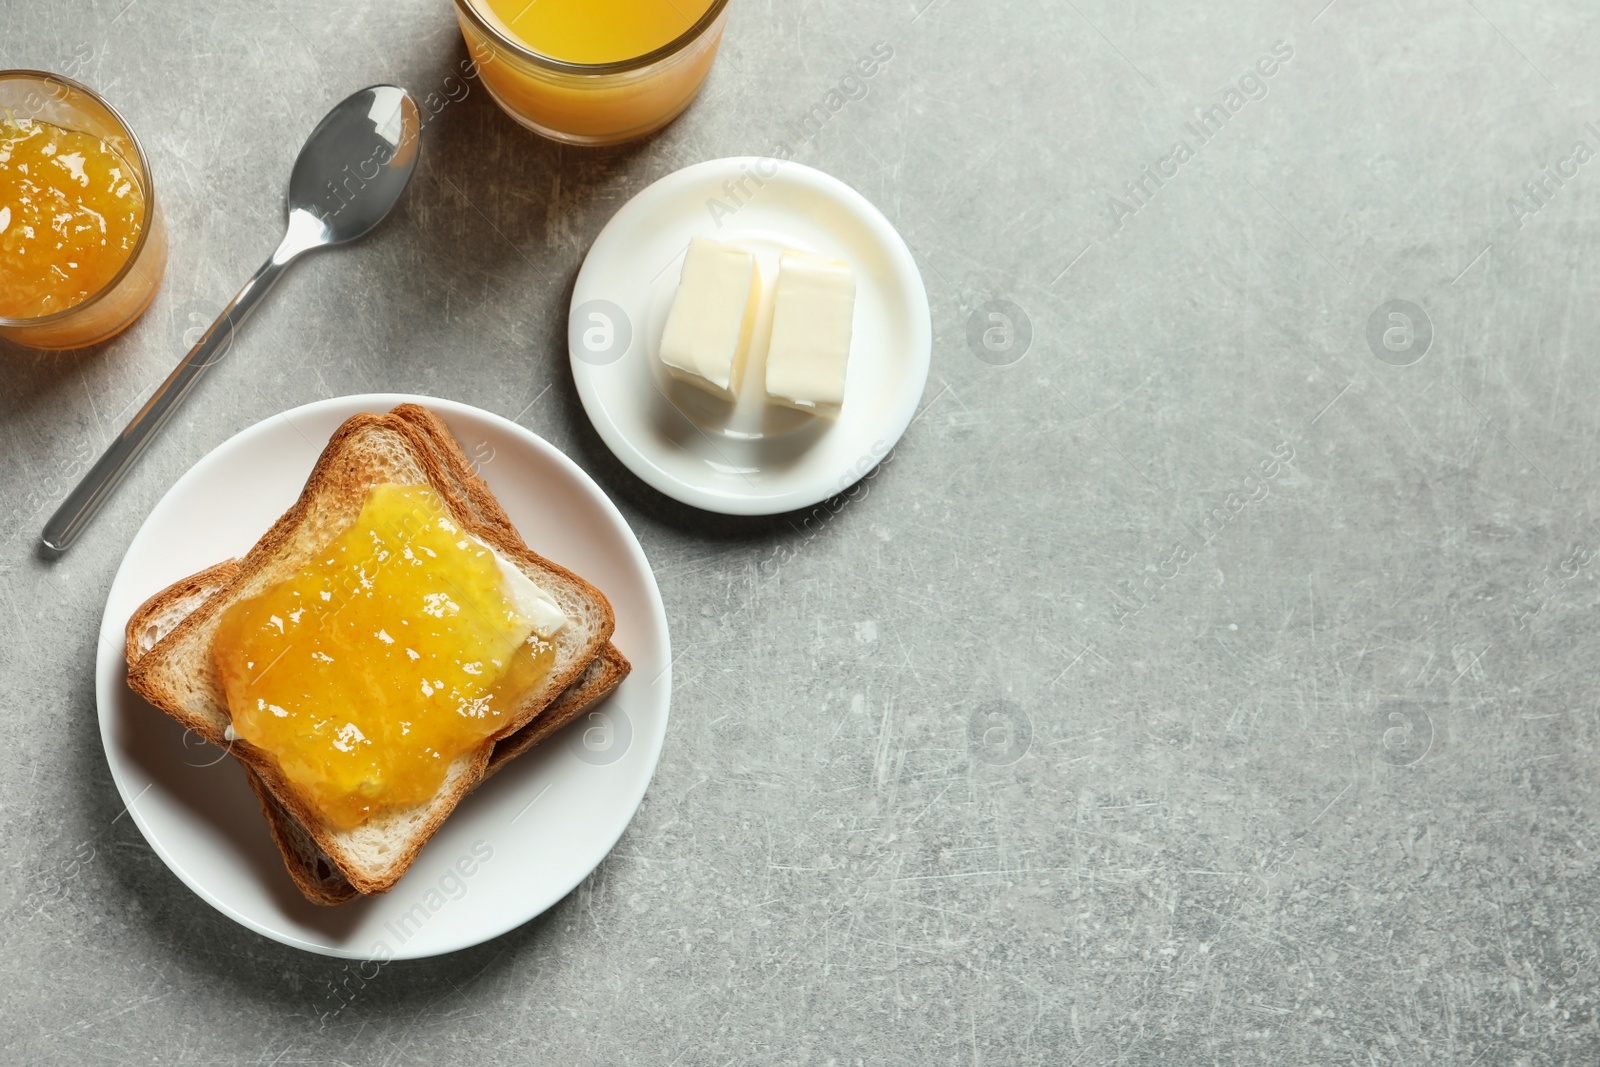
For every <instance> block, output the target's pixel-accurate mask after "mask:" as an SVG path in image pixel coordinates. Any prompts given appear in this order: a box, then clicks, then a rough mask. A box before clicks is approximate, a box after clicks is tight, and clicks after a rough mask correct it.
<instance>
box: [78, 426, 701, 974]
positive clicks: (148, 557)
mask: <svg viewBox="0 0 1600 1067" xmlns="http://www.w3.org/2000/svg"><path fill="white" fill-rule="evenodd" d="M407 401H410V402H413V403H417V404H422V405H425V406H426V407H428V408H431V409H432V410H433V411H434V412H436V413H437V414H438V415H439V416H440V417H441V418H443V419H444V421H445V422H446V424H448V425H449V427H450V431H451V433H453V434H454V435H455V437H456V440H457V441H459V442H460V443H461V447H462V450H463V451H464V452H465V453H466V454H467V456H468V458H469V459H471V460H473V462H474V463H476V464H477V465H478V467H479V470H480V472H481V474H482V476H483V478H484V480H485V481H487V482H488V483H489V485H490V487H491V488H492V489H493V490H494V492H495V495H496V496H497V497H499V499H500V503H501V504H502V505H504V507H505V509H506V511H507V512H508V513H509V514H510V515H511V518H512V520H513V521H514V522H515V523H516V526H517V529H518V530H519V531H521V533H522V535H523V538H524V539H525V540H526V541H527V542H528V544H529V545H530V546H531V547H532V548H533V549H534V550H535V551H537V552H539V553H541V554H542V555H545V556H547V557H549V558H550V559H552V560H555V561H557V562H558V563H560V564H562V565H563V566H565V567H568V568H570V569H572V570H574V571H576V572H577V573H578V574H581V575H583V576H584V577H585V578H586V579H588V580H589V581H591V582H593V583H594V584H595V585H596V586H597V587H598V588H599V589H600V590H601V591H603V592H604V593H605V594H606V596H607V597H608V598H609V599H610V601H611V604H612V606H613V608H615V610H616V616H617V630H616V634H615V636H614V637H613V638H612V641H613V642H614V643H615V644H616V645H617V647H618V648H619V649H621V650H622V652H623V654H624V655H626V656H627V657H628V659H629V660H630V661H631V662H632V664H633V673H632V674H630V675H629V676H628V677H627V679H626V680H625V681H624V682H623V683H622V685H621V686H619V687H618V689H617V690H616V691H615V692H614V693H613V694H612V695H611V696H610V697H609V698H608V699H607V700H606V701H605V703H604V704H602V705H600V706H599V708H598V709H597V711H596V712H591V713H590V715H589V716H588V717H587V718H586V719H580V720H579V721H578V722H575V723H573V725H572V726H571V727H569V728H568V729H567V730H565V731H564V732H563V733H561V734H558V735H556V736H555V737H553V738H551V739H550V740H549V741H547V742H545V743H544V744H543V745H541V746H539V747H538V748H537V749H535V750H534V751H532V752H530V753H528V754H527V755H525V756H523V757H521V758H520V759H518V760H516V761H514V762H513V763H512V764H511V765H510V766H508V767H507V768H506V769H505V770H503V771H501V772H500V773H499V774H497V775H496V776H495V777H494V778H493V779H491V780H490V781H489V782H488V783H487V784H486V785H484V787H483V788H482V789H479V790H478V791H477V792H475V793H473V794H471V795H470V796H468V797H467V798H466V799H465V800H464V801H462V803H461V805H460V807H458V808H457V809H456V811H455V813H454V814H453V815H452V816H451V817H450V818H449V819H448V820H446V821H445V823H444V826H443V827H441V828H440V830H439V832H438V833H437V834H435V835H434V838H433V840H432V841H430V842H429V843H428V846H427V847H426V848H424V849H423V850H422V855H421V856H420V857H419V858H418V859H417V861H416V863H415V864H414V865H413V866H412V868H411V869H410V870H409V871H407V872H406V875H405V877H404V878H402V879H401V880H400V883H399V885H397V886H396V887H395V888H394V889H392V890H390V891H389V892H388V893H386V894H384V895H382V896H376V897H369V898H363V899H358V900H355V901H352V902H351V903H349V904H344V905H341V906H339V907H335V908H327V907H319V906H317V905H315V904H310V903H308V902H307V901H306V900H305V899H304V898H303V897H301V895H300V892H299V890H297V889H296V888H295V887H294V883H293V882H291V881H290V880H289V875H288V873H287V872H286V871H285V870H284V867H283V861H282V859H281V858H280V857H279V855H278V851H277V849H276V848H275V847H274V846H273V844H272V840H271V838H270V837H269V836H268V835H267V824H266V821H265V819H264V818H263V817H262V815H261V810H260V808H259V807H257V805H256V800H255V796H254V794H253V793H251V791H250V787H249V786H248V785H247V784H246V783H245V780H244V774H243V771H242V769H241V768H240V767H239V765H238V764H237V763H236V762H235V761H234V760H232V759H230V758H228V757H227V756H225V755H224V754H223V753H222V752H220V751H219V750H218V749H216V748H214V747H212V746H210V745H208V744H206V743H204V742H202V741H201V740H199V739H198V738H197V737H196V736H194V735H193V734H189V733H186V732H185V731H184V730H183V728H182V727H180V726H178V725H177V723H175V722H174V721H173V720H171V719H170V718H168V717H167V716H166V715H163V714H162V713H161V712H159V711H157V710H156V709H155V708H153V707H151V706H150V705H149V704H147V703H145V701H144V700H143V699H142V698H140V697H139V696H137V695H136V694H134V693H133V691H132V690H130V689H129V688H128V684H127V667H126V665H125V663H124V660H123V628H124V627H125V626H126V624H127V621H128V618H129V616H130V615H132V614H133V612H134V610H135V609H137V608H138V606H139V605H140V604H142V603H143V602H144V601H145V600H146V599H147V598H148V597H150V596H151V595H152V594H154V593H157V592H159V591H160V590H161V589H163V588H165V587H166V586H168V585H170V584H171V583H172V582H174V581H176V580H178V579H179V578H182V577H184V576H186V575H189V574H193V573H194V572H196V571H198V570H200V569H202V568H204V567H207V566H210V565H211V564H213V563H217V562H219V561H221V560H224V559H228V558H230V557H235V556H242V555H244V554H245V553H246V552H247V551H249V549H250V548H251V546H252V545H254V544H255V542H256V540H257V539H258V538H259V537H260V536H261V535H262V534H263V533H265V532H266V530H267V528H268V527H269V526H271V525H272V523H273V522H274V521H275V520H276V519H277V518H278V516H279V515H281V514H282V513H283V512H284V511H285V510H287V509H288V508H289V507H290V505H292V504H293V503H294V501H295V498H296V497H298V496H299V495H300V490H301V488H302V487H303V486H304V484H305V481H306V478H307V477H308V476H309V475H310V474H311V468H312V466H313V465H314V464H315V463H316V460H317V457H318V456H319V455H320V454H321V452H322V449H323V447H324V446H325V445H326V444H327V442H328V438H329V437H330V436H332V434H333V431H334V430H335V429H336V428H337V427H338V426H339V424H340V423H342V422H343V421H344V420H345V419H347V418H349V417H350V416H351V415H354V414H356V413H357V412H360V411H372V412H385V411H388V410H389V409H390V408H392V407H394V406H395V405H396V404H402V403H405V402H407ZM671 663H672V657H671V654H670V652H669V648H668V641H667V617H666V612H665V611H664V610H663V608H662V605H661V593H660V590H659V589H657V588H656V581H655V576H654V575H653V574H652V573H651V571H650V565H649V563H648V562H647V561H646V560H645V556H644V552H643V551H642V550H641V549H640V547H639V542H638V540H637V539H636V538H635V537H634V536H633V532H632V531H631V530H629V528H628V525H627V523H626V522H625V521H624V520H623V518H622V515H621V514H620V513H618V511H617V509H616V507H615V506H614V505H613V504H612V503H611V501H610V500H608V499H607V498H606V496H605V494H604V493H602V492H601V491H600V488H599V486H597V485H595V483H594V482H593V480H591V479H590V478H589V476H588V475H587V474H585V473H584V472H583V471H582V470H580V469H579V468H578V466H577V465H576V464H574V463H573V462H572V461H571V460H570V459H568V458H567V457H566V456H564V455H562V454H561V453H560V452H558V451H557V450H556V449H555V448H554V447H553V446H551V445H550V444H548V443H547V442H545V441H544V440H542V439H541V438H539V437H537V436H535V435H534V434H532V433H530V432H529V431H527V430H524V429H523V428H522V427H520V426H518V425H516V424H515V423H512V422H509V421H507V420H506V419H503V418H501V417H500V416H498V415H492V414H490V413H489V412H486V411H480V410H478V409H477V408H473V407H468V406H467V405H465V404H458V403H455V402H453V401H449V400H436V399H430V398H428V397H418V396H400V395H371V396H349V397H339V398H337V399H333V400H324V401H320V402H318V403H315V404H307V405H306V406H305V407H300V408H295V409H294V410H292V411H287V412H285V413H284V414H282V415H279V416H276V417H274V418H270V419H267V420H266V421H265V422H261V423H257V424H256V425H255V426H252V427H250V428H249V429H248V430H245V431H243V432H242V433H239V434H238V435H236V436H235V437H233V438H232V439H231V440H229V441H227V442H226V443H224V444H223V445H221V446H219V447H218V448H217V449H216V450H215V451H213V452H212V453H211V454H210V455H208V456H206V457H205V458H204V459H202V460H201V461H200V462H199V463H197V464H195V465H194V467H193V469H191V470H190V471H189V472H188V473H187V474H185V475H184V476H183V477H182V478H180V479H179V480H178V483H177V484H176V485H174V486H173V487H172V489H171V491H170V492H168V493H167V495H166V496H165V497H164V498H163V499H162V500H161V502H160V503H159V504H157V505H156V507H155V510H154V511H152V512H151V513H150V517H149V518H148V519H146V520H145V523H144V526H143V527H142V528H141V529H140V530H139V533H138V534H137V535H136V536H135V537H134V539H133V543H132V544H131V545H130V546H129V547H128V554H127V557H126V558H125V559H124V560H123V561H122V568H121V569H120V570H119V571H118V572H117V577H116V580H115V581H114V582H113V583H112V585H111V595H110V596H109V597H108V598H107V601H106V612H105V617H104V618H103V619H102V620H101V623H100V652H99V661H98V665H97V673H96V697H97V700H98V702H99V706H100V735H101V738H102V740H103V741H104V743H105V750H106V760H107V762H108V763H110V765H111V774H112V777H113V778H114V779H115V780H116V783H117V790H118V791H119V792H120V793H121V794H122V799H123V802H124V803H126V804H127V806H128V811H129V812H130V813H131V814H132V815H133V819H134V822H136V823H137V824H138V826H139V829H140V830H142V831H143V832H144V836H145V838H146V840H148V841H149V842H150V845H151V847H153V848H154V849H155V850H156V852H157V853H158V854H159V855H160V856H161V858H162V859H163V860H165V861H166V863H167V866H169V867H171V868H172V870H173V873H175V874H176V875H177V876H178V877H179V878H181V879H183V881H184V882H186V883H188V885H189V887H190V888H191V889H193V890H194V891H195V892H196V893H198V894H200V896H202V897H203V898H205V900H206V901H207V902H208V903H210V904H211V905H212V906H213V907H215V908H216V909H217V910H218V911H221V912H222V913H223V914H225V915H227V916H229V917H231V918H233V919H236V920H238V921H239V922H240V923H243V924H244V925H245V926H248V927H250V928H251V929H252V930H255V931H258V932H259V933H262V934H265V935H266V936H268V937H270V938H272V939H274V940H276V941H281V942H283V943H284V944H286V945H293V946H295V947H296V948H303V949H306V950H308V951H311V952H319V953H324V954H326V955H329V956H342V957H346V958H350V959H379V960H381V959H388V958H393V959H408V958H415V957H420V956H432V955H436V954H438V953H441V952H453V951H455V950H457V949H463V948H467V947H469V946H471V945H476V944H478V943H480V942H483V941H487V940H489V939H490V938H492V937H496V936H498V935H500V934H503V933H505V932H506V931H507V930H510V929H512V928H513V927H516V926H519V925H521V924H522V923H525V922H527V921H528V920H529V919H531V918H533V917H534V916H535V915H538V914H539V913H540V912H542V911H544V910H545V909H546V908H548V907H550V905H552V904H554V903H555V902H556V901H558V900H560V899H561V898H562V897H564V896H565V895H566V894H567V893H568V892H570V891H571V890H572V889H573V888H574V887H575V886H576V885H577V884H578V883H579V882H580V881H582V880H583V878H584V877H585V876H587V875H588V874H589V872H590V871H592V870H594V868H595V867H596V866H598V865H599V863H600V861H601V860H602V859H604V858H605V855H606V853H607V852H609V851H610V850H611V847H612V845H614V844H615V843H616V841H617V839H618V838H619V837H620V836H621V835H622V831H623V829H624V828H625V827H626V826H627V825H628V821H629V820H630V819H632V818H633V813H634V811H635V810H637V808H638V806H639V802H640V801H641V800H642V799H643V797H644V791H645V787H646V786H647V785H649V783H650V778H651V775H652V774H654V773H655V766H656V759H657V757H658V756H659V755H660V754H661V744H662V740H663V738H664V737H665V736H666V730H667V706H668V702H669V698H670V696H671V692H672V676H671Z"/></svg>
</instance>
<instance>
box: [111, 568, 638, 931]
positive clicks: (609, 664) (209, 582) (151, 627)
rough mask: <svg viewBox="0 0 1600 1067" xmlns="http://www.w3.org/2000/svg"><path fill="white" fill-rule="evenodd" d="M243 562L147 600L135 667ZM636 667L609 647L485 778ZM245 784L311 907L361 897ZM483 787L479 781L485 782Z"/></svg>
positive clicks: (135, 639) (132, 656)
mask: <svg viewBox="0 0 1600 1067" xmlns="http://www.w3.org/2000/svg"><path fill="white" fill-rule="evenodd" d="M238 569H239V561H238V560H234V559H230V560H226V561H224V562H222V563H219V564H217V565H216V566H214V567H208V568H207V569H205V570H203V571H201V572H200V573H199V574H194V575H190V576H189V577H188V578H185V579H183V580H182V581H179V582H176V583H174V584H173V585H172V586H171V587H170V590H169V593H165V594H157V595H156V596H155V597H152V598H151V599H150V600H148V601H146V602H145V603H144V605H143V606H141V607H140V608H139V610H138V611H135V612H134V613H133V616H132V617H131V618H130V619H129V620H128V627H127V632H128V641H127V649H126V655H127V659H128V665H129V666H130V667H131V666H133V665H134V664H135V663H137V662H138V661H139V660H140V659H142V658H143V657H144V654H145V653H146V652H148V651H149V650H150V649H152V648H154V647H155V645H156V643H157V642H159V641H160V640H161V639H162V638H163V637H165V636H166V635H167V634H169V633H171V632H172V630H173V628H174V627H176V626H177V625H178V623H179V622H181V621H183V618H184V617H185V616H186V615H188V614H189V613H190V612H191V611H193V610H194V609H195V608H198V607H199V606H200V605H201V604H202V603H204V602H205V601H206V600H207V599H209V598H210V597H212V596H214V595H215V594H217V593H219V592H221V591H222V590H223V589H224V588H226V587H227V584H228V582H229V581H230V580H231V579H232V578H233V577H234V575H235V574H236V573H237V572H238ZM630 670H632V667H631V665H630V664H629V663H628V660H627V658H626V657H625V656H623V654H622V653H621V652H620V651H618V649H617V647H616V646H615V645H612V644H610V643H607V644H606V646H605V647H604V648H602V649H601V650H600V654H599V655H598V656H596V657H595V658H594V659H593V660H591V661H590V662H589V666H588V668H587V669H586V670H585V671H584V672H583V674H582V676H580V677H579V678H578V680H577V681H576V682H573V683H572V685H570V686H568V687H567V688H566V689H565V690H564V691H563V692H562V693H561V695H560V696H558V697H556V699H555V700H554V701H553V702H551V704H550V706H549V707H547V708H545V710H544V711H543V712H541V713H540V714H539V715H537V716H535V717H534V719H533V720H532V721H531V722H529V723H528V724H527V725H526V726H524V727H523V728H522V729H520V730H518V731H517V732H516V733H514V734H511V735H510V736H509V737H504V738H501V739H500V740H499V741H496V742H495V745H494V751H493V752H491V753H490V755H489V763H488V766H487V767H486V768H485V769H484V772H483V779H482V781H487V780H488V778H489V777H490V776H491V775H493V774H495V773H496V772H497V771H499V770H500V769H501V768H502V767H504V766H505V765H506V764H507V763H510V762H511V761H512V760H514V759H516V758H517V757H518V756H521V755H523V754H524V753H526V752H527V751H528V750H530V749H532V748H533V747H534V746H535V745H537V744H539V743H540V742H541V741H544V740H546V739H547V738H548V737H550V735H551V734H554V733H555V732H556V731H558V730H560V729H561V728H562V727H563V726H566V725H567V724H568V723H569V722H571V721H572V720H574V719H576V718H577V717H578V716H580V715H582V714H583V713H584V712H585V711H587V710H588V709H590V708H592V707H594V705H596V704H598V703H599V702H600V701H602V700H604V699H605V698H606V697H608V696H610V695H611V691H612V690H613V689H615V688H616V687H617V686H618V685H620V684H621V683H622V680H623V679H624V678H626V677H627V676H628V672H629V671H630ZM244 773H245V780H246V781H247V782H249V783H250V788H251V789H252V790H253V791H254V792H255V795H256V801H257V803H259V804H260V805H261V813H262V814H263V815H265V816H266V819H267V829H268V831H269V832H270V833H271V835H272V841H273V844H275V845H277V846H278V851H279V852H280V853H282V854H283V865H284V867H285V868H286V869H287V870H288V873H289V877H290V878H291V879H293V881H294V884H295V886H296V887H297V888H298V889H299V890H300V892H301V893H302V894H303V895H304V896H305V898H306V899H307V900H309V901H311V902H312V903H313V904H327V905H334V904H343V903H346V902H347V901H350V900H353V899H355V898H356V897H358V896H360V895H361V893H360V892H359V891H358V890H357V889H356V888H355V886H353V885H351V884H350V881H349V879H347V878H346V877H345V876H344V875H343V874H341V873H340V871H339V868H338V867H337V866H335V865H334V863H333V861H332V860H330V859H329V858H328V855H327V853H325V852H323V851H322V849H321V848H319V847H317V843H316V840H315V839H314V838H312V836H311V834H310V832H309V831H307V830H306V828H305V827H304V826H303V825H301V823H300V820H299V819H297V818H296V817H295V816H294V814H293V813H292V812H290V811H289V809H288V808H286V807H284V806H283V804H282V803H280V802H279V800H278V798H277V797H275V796H273V794H272V791H271V790H270V789H268V788H267V785H266V783H265V782H263V781H262V780H261V777H260V775H258V774H256V772H255V771H253V770H251V769H250V767H249V766H248V765H245V768H244ZM479 784H482V782H481V781H480V783H479Z"/></svg>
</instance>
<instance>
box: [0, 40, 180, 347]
mask: <svg viewBox="0 0 1600 1067" xmlns="http://www.w3.org/2000/svg"><path fill="white" fill-rule="evenodd" d="M166 265H167V232H166V227H165V226H164V225H163V223H162V219H161V205H160V203H159V202H158V201H157V200H156V188H155V182H154V180H153V178H152V177H151V174H150V164H149V161H148V160H147V159H146V158H145V154H144V150H143V149H142V148H141V147H140V146H139V139H138V138H137V137H135V136H134V135H133V131H132V130H130V129H129V128H128V124H127V123H126V122H124V121H123V119H122V116H121V115H119V114H117V112H116V109H114V108H113V107H112V106H111V105H110V104H108V103H106V102H105V101H104V100H103V99H101V98H100V96H99V95H98V94H97V93H95V92H94V90H92V89H90V88H89V87H88V86H85V85H81V84H79V83H78V82H75V81H73V80H72V79H70V78H64V77H62V76H61V75H59V74H51V73H48V72H46V71H39V70H5V71H0V337H5V338H8V339H10V340H12V341H16V342H18V343H20V344H24V345H29V346H31V347H33V348H55V349H61V348H81V347H83V346H84V345H92V344H95V343H97V342H100V341H104V340H107V339H108V338H111V337H114V336H116V335H117V334H118V333H120V332H121V331H122V330H124V329H126V328H127V327H128V325H129V324H131V323H132V322H133V320H134V319H136V318H138V317H139V315H140V314H141V313H142V312H143V311H144V309H145V308H147V307H149V306H150V301H151V300H152V299H153V298H154V297H155V294H156V289H157V288H159V287H160V285H161V276H162V274H163V273H164V271H165V269H166Z"/></svg>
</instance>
